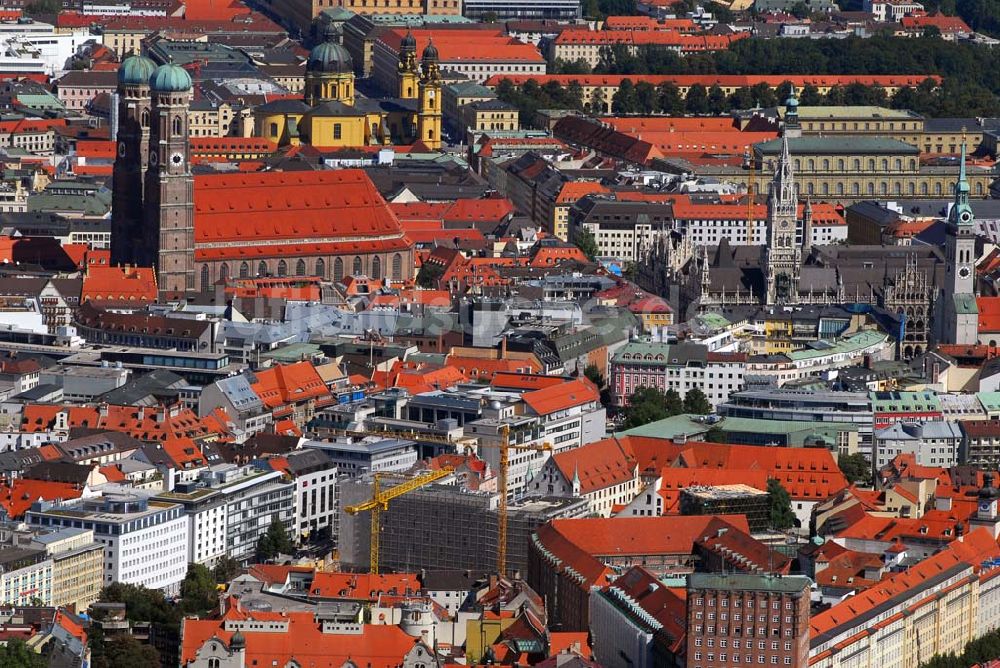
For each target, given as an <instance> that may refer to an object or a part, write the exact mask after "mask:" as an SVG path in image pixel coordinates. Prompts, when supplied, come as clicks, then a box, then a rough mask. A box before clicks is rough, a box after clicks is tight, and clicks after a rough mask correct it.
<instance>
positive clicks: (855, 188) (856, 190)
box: [851, 181, 861, 195]
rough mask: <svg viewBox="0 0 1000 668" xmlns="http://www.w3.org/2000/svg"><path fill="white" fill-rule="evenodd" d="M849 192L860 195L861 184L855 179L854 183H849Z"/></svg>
mask: <svg viewBox="0 0 1000 668" xmlns="http://www.w3.org/2000/svg"><path fill="white" fill-rule="evenodd" d="M851 193H852V194H854V195H860V194H861V184H860V183H858V182H857V181H855V182H854V183H852V184H851Z"/></svg>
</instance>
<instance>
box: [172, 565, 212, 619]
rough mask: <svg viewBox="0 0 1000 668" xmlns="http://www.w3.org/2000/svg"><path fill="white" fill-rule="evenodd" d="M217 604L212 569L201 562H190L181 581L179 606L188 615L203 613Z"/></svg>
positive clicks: (209, 610)
mask: <svg viewBox="0 0 1000 668" xmlns="http://www.w3.org/2000/svg"><path fill="white" fill-rule="evenodd" d="M218 605H219V593H218V591H217V590H216V588H215V578H214V577H213V576H212V571H210V570H208V568H207V567H205V566H204V565H202V564H191V566H190V567H189V568H188V572H187V574H186V575H185V576H184V580H182V581H181V608H182V609H183V610H184V612H185V613H187V614H189V615H199V616H200V615H205V614H207V613H209V612H211V611H213V610H215V609H216V608H217V607H218Z"/></svg>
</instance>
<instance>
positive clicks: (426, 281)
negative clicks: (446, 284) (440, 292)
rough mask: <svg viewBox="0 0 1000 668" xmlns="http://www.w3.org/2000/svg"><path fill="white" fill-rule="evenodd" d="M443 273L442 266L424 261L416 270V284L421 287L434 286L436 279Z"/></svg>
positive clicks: (435, 285) (431, 287)
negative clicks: (418, 269)
mask: <svg viewBox="0 0 1000 668" xmlns="http://www.w3.org/2000/svg"><path fill="white" fill-rule="evenodd" d="M442 274H444V267H442V266H441V265H439V264H437V263H430V262H424V263H423V264H422V265H420V271H418V272H417V285H419V286H420V287H422V288H430V289H433V288H436V287H437V282H438V279H439V278H441V275H442Z"/></svg>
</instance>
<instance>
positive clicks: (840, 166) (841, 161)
mask: <svg viewBox="0 0 1000 668" xmlns="http://www.w3.org/2000/svg"><path fill="white" fill-rule="evenodd" d="M837 169H838V170H839V171H841V172H842V171H844V159H843V158H840V159H839V160H837Z"/></svg>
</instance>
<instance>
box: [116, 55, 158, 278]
mask: <svg viewBox="0 0 1000 668" xmlns="http://www.w3.org/2000/svg"><path fill="white" fill-rule="evenodd" d="M154 70H156V63H154V62H153V61H152V60H150V59H149V58H146V57H144V56H138V55H133V56H129V57H128V58H126V59H125V60H124V61H123V62H122V64H121V67H119V68H118V89H117V91H116V93H115V97H116V99H117V115H118V118H117V126H118V132H117V134H116V135H115V136H114V137H112V139H113V140H115V142H116V144H117V147H116V152H117V156H116V158H115V164H114V171H113V175H114V176H113V184H114V191H113V193H112V197H113V199H112V209H111V261H112V262H113V263H114V264H119V265H121V264H134V263H136V262H137V261H138V257H137V255H136V254H137V253H138V251H139V249H140V248H141V246H142V243H143V241H142V216H143V186H144V184H145V179H146V168H147V166H148V164H149V126H150V114H151V107H152V98H151V96H150V89H149V79H150V77H152V76H153V71H154Z"/></svg>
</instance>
